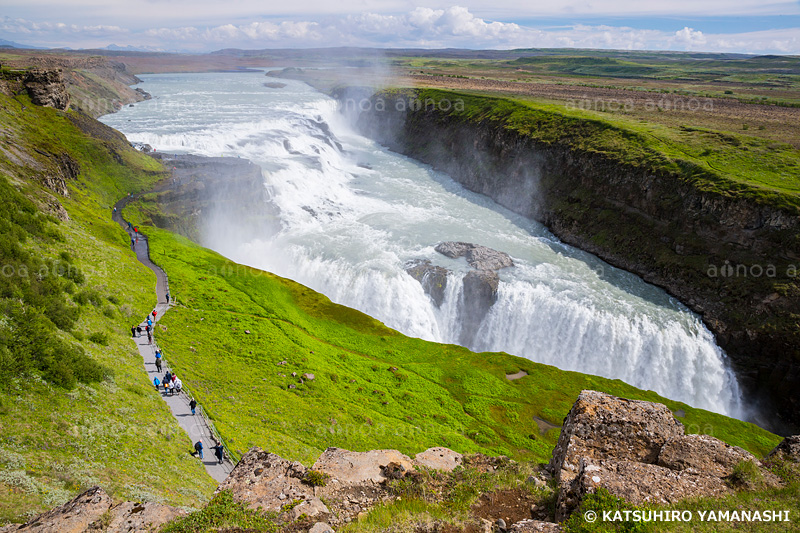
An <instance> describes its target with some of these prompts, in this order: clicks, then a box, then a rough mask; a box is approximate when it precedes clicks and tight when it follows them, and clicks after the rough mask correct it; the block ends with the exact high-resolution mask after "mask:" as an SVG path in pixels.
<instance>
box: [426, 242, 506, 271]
mask: <svg viewBox="0 0 800 533" xmlns="http://www.w3.org/2000/svg"><path fill="white" fill-rule="evenodd" d="M435 250H436V251H437V252H439V253H440V254H442V255H446V256H447V257H450V258H452V259H456V258H459V257H465V258H466V259H467V263H469V265H470V266H471V267H472V268H474V269H476V270H500V269H501V268H506V267H511V266H514V261H513V260H512V259H511V256H509V255H508V254H507V253H505V252H498V251H497V250H493V249H492V248H488V247H486V246H481V245H480V244H471V243H468V242H442V243H439V244H437V245H436V248H435Z"/></svg>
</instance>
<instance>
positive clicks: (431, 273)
mask: <svg viewBox="0 0 800 533" xmlns="http://www.w3.org/2000/svg"><path fill="white" fill-rule="evenodd" d="M405 271H406V272H408V273H409V274H410V275H411V277H412V278H414V279H415V280H417V281H419V283H420V285H422V289H423V290H424V291H425V293H426V294H427V295H428V296H430V297H431V299H432V300H433V303H435V304H436V307H441V305H442V302H444V291H445V289H446V288H447V275H448V274H449V273H450V271H449V270H447V269H446V268H444V267H441V266H437V265H434V264H433V263H431V262H430V260H428V259H424V260H419V259H417V260H414V261H410V262H408V263H407V264H406V266H405Z"/></svg>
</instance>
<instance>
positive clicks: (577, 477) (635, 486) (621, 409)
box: [549, 391, 780, 521]
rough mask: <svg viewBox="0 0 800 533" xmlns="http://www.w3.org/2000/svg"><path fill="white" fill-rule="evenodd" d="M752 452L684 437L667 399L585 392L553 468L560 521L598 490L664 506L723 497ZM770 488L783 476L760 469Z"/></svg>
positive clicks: (567, 421) (569, 421) (575, 407)
mask: <svg viewBox="0 0 800 533" xmlns="http://www.w3.org/2000/svg"><path fill="white" fill-rule="evenodd" d="M742 461H752V462H753V463H755V464H758V462H757V461H756V458H755V457H754V456H753V455H752V454H750V453H749V452H747V451H745V450H743V449H741V448H737V447H734V446H730V445H728V444H726V443H724V442H722V441H720V440H719V439H716V438H714V437H711V436H708V435H684V428H683V425H682V424H681V423H680V422H678V421H677V420H675V419H674V417H673V416H672V413H671V412H670V410H669V409H668V408H667V407H666V406H665V405H663V404H659V403H651V402H643V401H635V400H626V399H624V398H617V397H615V396H611V395H609V394H605V393H601V392H597V391H582V392H581V393H580V395H579V396H578V400H577V401H576V402H575V404H574V405H573V406H572V409H571V410H570V412H569V414H568V415H567V418H566V419H565V420H564V427H563V428H562V430H561V435H560V437H559V439H558V444H557V445H556V448H555V450H554V451H553V458H552V459H551V461H550V465H549V467H550V468H551V469H552V471H553V473H554V474H555V476H556V478H557V480H558V484H559V494H558V501H557V503H556V519H557V520H559V521H561V520H565V519H566V518H567V517H568V516H569V515H570V513H571V512H572V511H574V510H575V509H576V508H578V507H579V505H580V503H581V501H582V500H583V498H584V497H586V496H587V495H588V494H593V493H595V492H596V491H597V489H599V488H604V489H606V490H608V492H610V493H611V494H613V495H614V496H617V497H618V498H622V499H624V500H626V501H628V502H630V503H633V504H641V503H655V504H666V503H671V502H675V501H678V500H682V499H685V498H692V497H701V496H719V495H723V494H726V493H728V492H729V491H730V490H731V489H730V488H729V486H728V484H727V483H726V482H725V478H726V477H727V476H730V475H731V474H732V473H733V471H734V467H735V466H736V465H737V464H738V463H740V462H742ZM762 474H763V477H764V480H765V481H766V482H767V483H768V484H771V485H778V484H779V483H780V481H779V480H778V479H777V477H775V476H774V475H772V474H771V473H770V472H767V471H762Z"/></svg>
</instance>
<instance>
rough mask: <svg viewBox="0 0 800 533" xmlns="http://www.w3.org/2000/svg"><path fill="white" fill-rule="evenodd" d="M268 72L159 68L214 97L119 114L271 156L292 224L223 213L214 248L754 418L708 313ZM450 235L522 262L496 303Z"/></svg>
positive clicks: (368, 303)
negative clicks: (431, 271) (452, 251)
mask: <svg viewBox="0 0 800 533" xmlns="http://www.w3.org/2000/svg"><path fill="white" fill-rule="evenodd" d="M263 82H264V78H263V77H262V76H256V75H249V76H243V75H238V76H226V75H223V74H204V75H196V74H193V75H159V76H147V77H146V87H145V88H146V90H148V92H151V93H152V94H155V95H158V96H159V100H160V105H162V107H163V105H164V104H165V102H168V101H169V100H170V99H186V98H195V97H196V98H202V99H203V101H210V102H213V105H210V106H208V105H207V106H205V109H204V112H203V113H192V112H191V107H187V109H186V111H185V112H182V113H181V114H179V115H175V114H165V113H159V112H158V109H157V106H156V102H158V101H153V102H152V103H151V102H144V103H141V104H138V105H137V106H136V107H135V108H130V109H128V108H126V109H124V110H123V111H121V112H120V113H118V114H116V115H111V116H108V117H106V118H105V120H106V122H108V123H109V124H110V125H112V126H114V127H116V128H118V129H120V130H121V131H123V132H124V133H125V134H126V135H127V136H128V138H129V139H130V140H131V141H138V142H145V143H149V144H151V145H152V146H154V147H156V148H157V149H158V150H159V151H170V150H180V151H187V152H192V153H197V154H201V155H211V156H220V155H224V156H234V157H235V156H241V157H246V158H249V159H251V160H252V161H253V162H255V163H257V164H258V165H260V166H261V168H262V169H263V173H264V179H265V188H266V190H267V192H268V194H267V197H268V198H269V200H268V201H269V202H271V203H272V206H271V209H274V210H276V212H277V213H279V222H280V223H279V225H278V226H277V227H271V228H259V227H252V226H250V225H249V224H250V222H248V221H252V220H258V217H242V216H241V213H239V214H238V215H239V216H234V215H237V214H236V213H232V214H231V213H228V214H223V215H224V216H222V215H221V216H220V218H219V220H211V221H209V222H210V224H209V225H208V226H209V227H210V228H213V230H210V231H208V232H206V234H205V235H204V244H205V245H207V246H209V247H211V248H213V249H215V250H217V251H219V252H220V253H223V254H225V255H226V256H228V257H230V258H231V259H233V260H235V261H238V262H241V263H245V264H248V265H251V266H254V267H258V268H263V269H265V270H269V271H272V272H275V273H276V274H279V275H281V276H285V277H289V278H292V279H295V280H297V281H299V282H300V283H303V284H304V285H307V286H309V287H311V288H313V289H314V290H317V291H320V292H322V293H324V294H326V295H327V296H328V297H330V298H331V299H332V300H334V301H335V302H338V303H341V304H344V305H347V306H351V307H354V308H357V309H359V310H361V311H364V312H365V313H368V314H370V315H372V316H374V317H375V318H377V319H379V320H381V321H383V322H384V323H386V324H387V325H388V326H390V327H392V328H395V329H397V330H399V331H401V332H403V333H405V334H407V335H411V336H415V337H420V338H423V339H427V340H431V341H437V342H446V343H455V342H460V343H462V344H465V345H467V347H469V348H471V349H474V350H477V351H505V352H508V353H512V354H515V355H519V356H522V357H526V358H529V359H531V360H534V361H538V362H543V363H547V364H552V365H555V366H558V367H560V368H563V369H568V370H576V371H579V372H584V373H588V374H597V375H601V376H605V377H610V378H619V379H622V380H624V381H626V382H628V383H630V384H632V385H635V386H637V387H640V388H643V389H652V390H655V391H657V392H658V393H660V394H662V395H664V396H667V397H669V398H673V399H676V400H680V401H684V402H686V403H689V404H691V405H693V406H696V407H701V408H705V409H709V410H713V411H717V412H720V413H724V414H729V415H732V416H740V395H739V390H738V386H737V383H736V380H735V377H734V376H733V374H732V372H731V371H730V370H729V369H728V368H727V365H726V363H725V356H724V354H723V353H722V351H721V350H720V349H719V347H718V346H716V345H715V343H714V339H713V336H712V335H711V334H710V333H709V331H708V330H707V329H706V328H705V327H704V326H703V324H702V322H701V321H700V320H699V319H698V317H697V316H695V315H693V314H692V313H690V312H689V311H688V310H687V309H686V308H685V307H683V306H682V305H681V304H680V303H678V302H676V301H674V300H673V299H672V298H670V297H669V296H668V295H667V294H666V293H664V292H663V291H661V290H660V289H657V288H655V287H652V286H650V285H648V284H646V283H644V282H643V281H642V280H641V279H639V278H637V277H636V276H633V275H631V274H628V273H626V272H623V271H620V270H617V269H614V268H613V267H610V266H609V265H607V264H605V263H603V262H602V261H600V260H598V259H597V258H595V257H593V256H591V255H590V254H587V253H584V252H581V251H579V250H576V249H573V248H570V247H568V246H566V245H564V244H562V243H560V242H558V241H557V240H556V239H555V238H554V237H553V236H552V235H551V234H550V233H549V232H548V231H547V229H546V228H544V227H542V226H541V225H539V224H537V223H534V222H531V221H529V220H526V219H524V218H522V217H520V216H518V215H515V214H513V213H512V212H510V211H508V210H505V209H503V208H501V207H499V206H498V205H496V204H495V203H494V202H492V201H491V200H489V199H487V198H485V197H483V196H479V195H476V194H473V193H470V192H469V191H466V190H465V189H463V188H462V187H460V186H459V185H458V184H456V183H455V182H453V181H452V180H450V179H449V178H448V177H447V176H444V175H441V174H439V173H436V172H434V171H432V170H431V169H430V168H428V167H426V166H424V165H421V164H419V163H416V162H415V161H412V160H410V159H408V158H405V157H402V156H399V155H397V154H395V153H392V152H390V151H388V150H386V149H384V148H382V147H380V146H378V145H376V144H375V143H373V142H371V141H370V140H368V139H366V138H364V137H361V136H360V135H358V134H356V133H355V132H354V131H353V130H352V129H351V128H350V127H349V125H348V124H347V121H346V120H345V119H344V117H343V116H342V115H341V114H339V113H338V112H337V109H336V103H335V102H334V101H333V100H331V99H330V98H328V97H326V96H324V95H322V94H320V93H317V92H315V91H314V90H312V89H311V88H309V87H307V86H305V85H304V84H301V83H298V82H293V81H287V82H286V83H287V85H286V87H285V88H266V87H264V86H263ZM265 209H266V206H265ZM242 226H246V227H242ZM243 236H247V237H243ZM445 241H453V242H465V243H475V244H479V245H483V246H485V247H488V248H490V249H493V250H496V251H498V252H502V253H505V254H508V256H510V258H512V259H513V266H509V267H502V268H498V269H497V270H494V271H493V272H495V274H496V279H495V278H492V281H491V284H490V287H489V289H491V291H492V292H491V295H492V299H491V302H490V303H489V305H486V308H485V309H483V310H481V312H480V313H479V315H476V314H475V311H474V309H473V310H470V309H469V306H471V305H472V306H473V307H474V305H475V304H474V300H473V293H474V292H475V291H476V290H477V291H478V292H479V293H480V291H483V290H488V289H486V288H485V287H483V286H481V285H476V286H475V287H477V289H475V287H473V286H471V285H470V284H471V283H475V282H474V280H473V279H472V278H475V277H476V276H477V274H474V273H473V272H475V271H477V269H476V268H475V267H474V266H472V265H471V264H470V263H469V260H468V259H467V258H466V257H464V256H454V257H449V256H447V255H445V254H443V253H440V252H438V251H436V248H435V247H436V245H437V244H439V243H441V242H445ZM426 261H427V262H428V263H427V264H428V265H430V266H431V267H438V268H440V269H441V270H438V271H437V272H438V275H440V276H444V279H445V280H446V283H441V291H439V292H437V293H436V294H435V295H434V294H432V291H431V290H430V287H428V288H427V290H426V287H425V286H424V283H422V282H421V281H420V280H421V279H422V278H421V277H420V276H417V277H415V276H412V274H410V273H409V271H408V270H409V268H410V265H412V266H413V265H415V264H416V265H418V264H420V262H422V264H425V262H426ZM487 280H488V278H487ZM484 281H486V280H484ZM482 287H483V288H482ZM465 288H466V290H465ZM468 316H470V317H472V318H471V319H472V320H474V319H475V316H478V321H477V322H475V323H468V321H467V320H465V319H466V318H467V317H468ZM465 324H467V325H466V327H467V328H468V329H469V334H465Z"/></svg>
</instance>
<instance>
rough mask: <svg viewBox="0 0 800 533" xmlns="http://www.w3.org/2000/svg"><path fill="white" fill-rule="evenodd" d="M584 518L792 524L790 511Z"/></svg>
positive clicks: (588, 515) (644, 512) (639, 512)
mask: <svg viewBox="0 0 800 533" xmlns="http://www.w3.org/2000/svg"><path fill="white" fill-rule="evenodd" d="M583 518H584V520H586V521H587V522H589V523H594V522H596V521H597V520H598V518H599V519H600V520H602V521H603V522H692V521H695V520H696V521H698V522H790V521H791V520H790V519H789V511H787V510H781V511H776V510H771V509H767V510H765V511H742V510H736V511H688V510H684V511H679V510H674V509H661V510H652V509H635V510H629V509H626V510H619V511H603V512H602V514H600V515H598V514H597V512H595V511H586V512H585V513H583Z"/></svg>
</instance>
